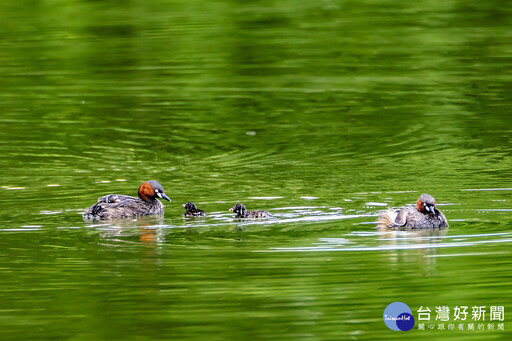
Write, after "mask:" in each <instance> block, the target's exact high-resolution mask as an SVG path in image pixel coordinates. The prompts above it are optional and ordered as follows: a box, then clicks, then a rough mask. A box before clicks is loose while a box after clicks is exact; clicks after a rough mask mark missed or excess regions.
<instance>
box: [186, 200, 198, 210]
mask: <svg viewBox="0 0 512 341" xmlns="http://www.w3.org/2000/svg"><path fill="white" fill-rule="evenodd" d="M183 207H185V209H186V210H187V211H196V210H197V207H196V204H194V203H193V202H187V203H186V204H183Z"/></svg>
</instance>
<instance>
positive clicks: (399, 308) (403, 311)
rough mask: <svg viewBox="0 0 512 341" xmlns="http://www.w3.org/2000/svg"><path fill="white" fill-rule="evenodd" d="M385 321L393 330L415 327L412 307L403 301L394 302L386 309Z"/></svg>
mask: <svg viewBox="0 0 512 341" xmlns="http://www.w3.org/2000/svg"><path fill="white" fill-rule="evenodd" d="M383 318H384V323H385V324H386V326H388V328H389V329H391V330H396V331H399V330H401V331H404V332H406V331H408V330H411V329H412V327H414V317H413V316H412V311H411V308H409V306H408V305H407V304H405V303H402V302H393V303H391V304H389V305H388V306H387V307H386V309H384V316H383Z"/></svg>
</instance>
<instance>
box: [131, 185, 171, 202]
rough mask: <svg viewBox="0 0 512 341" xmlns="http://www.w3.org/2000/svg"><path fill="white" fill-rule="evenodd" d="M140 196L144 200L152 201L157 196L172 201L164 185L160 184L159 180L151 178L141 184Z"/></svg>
mask: <svg viewBox="0 0 512 341" xmlns="http://www.w3.org/2000/svg"><path fill="white" fill-rule="evenodd" d="M139 198H141V199H142V200H144V201H152V200H155V199H156V198H161V199H165V200H168V201H171V199H169V197H168V196H167V195H166V194H165V192H164V188H163V187H162V185H160V184H159V183H158V181H155V180H150V181H147V182H145V183H143V184H142V185H140V187H139Z"/></svg>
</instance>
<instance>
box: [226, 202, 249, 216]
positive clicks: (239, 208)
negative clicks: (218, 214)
mask: <svg viewBox="0 0 512 341" xmlns="http://www.w3.org/2000/svg"><path fill="white" fill-rule="evenodd" d="M229 210H230V211H231V212H234V213H236V214H238V215H244V214H245V212H246V211H247V209H246V208H245V206H244V205H242V204H236V205H235V206H233V207H231V208H230V209H229Z"/></svg>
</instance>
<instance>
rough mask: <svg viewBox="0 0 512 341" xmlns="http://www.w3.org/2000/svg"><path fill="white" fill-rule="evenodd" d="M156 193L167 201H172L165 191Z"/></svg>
mask: <svg viewBox="0 0 512 341" xmlns="http://www.w3.org/2000/svg"><path fill="white" fill-rule="evenodd" d="M156 195H158V196H159V197H160V198H162V199H165V200H167V201H171V199H169V197H168V196H167V195H166V194H165V193H163V192H157V193H156Z"/></svg>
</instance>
